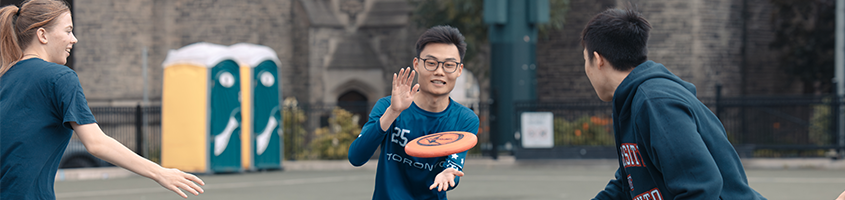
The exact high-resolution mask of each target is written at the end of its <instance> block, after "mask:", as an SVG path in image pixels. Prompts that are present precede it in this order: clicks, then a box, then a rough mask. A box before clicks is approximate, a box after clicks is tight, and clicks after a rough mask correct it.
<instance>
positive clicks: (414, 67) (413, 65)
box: [411, 57, 420, 71]
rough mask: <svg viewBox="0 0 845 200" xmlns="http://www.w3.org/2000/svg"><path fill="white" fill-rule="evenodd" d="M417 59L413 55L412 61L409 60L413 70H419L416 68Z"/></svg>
mask: <svg viewBox="0 0 845 200" xmlns="http://www.w3.org/2000/svg"><path fill="white" fill-rule="evenodd" d="M419 61H420V60H419V59H417V58H416V57H414V61H413V62H411V69H414V71H419V70H417V62H419Z"/></svg>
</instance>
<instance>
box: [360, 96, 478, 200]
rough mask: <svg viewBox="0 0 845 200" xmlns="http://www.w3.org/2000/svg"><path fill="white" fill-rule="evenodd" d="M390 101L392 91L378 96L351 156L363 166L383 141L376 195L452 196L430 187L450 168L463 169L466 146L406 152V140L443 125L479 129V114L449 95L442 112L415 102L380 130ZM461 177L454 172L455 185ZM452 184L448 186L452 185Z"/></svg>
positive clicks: (475, 131) (451, 128)
mask: <svg viewBox="0 0 845 200" xmlns="http://www.w3.org/2000/svg"><path fill="white" fill-rule="evenodd" d="M389 106H390V96H388V97H384V98H381V99H379V100H378V102H376V105H375V106H373V110H372V112H370V118H369V121H367V124H365V125H364V127H363V128H362V129H361V134H360V135H358V138H357V139H355V141H354V142H352V145H350V147H349V162H350V163H352V165H354V166H361V165H363V164H365V163H366V162H367V161H369V159H370V157H372V156H373V153H375V150H376V148H378V147H379V146H381V152H380V154H379V162H378V169H377V170H376V180H375V181H376V184H375V188H374V191H373V199H378V200H381V199H441V200H443V199H447V198H446V192H445V191H444V192H439V191H437V188H435V189H434V190H430V189H428V187H429V186H431V184H433V183H434V178H435V177H436V176H437V174H439V173H440V172H442V171H443V170H445V169H446V168H455V169H457V170H459V171H463V166H464V158H465V157H466V155H467V152H466V151H464V152H461V153H456V154H452V155H449V156H443V157H435V158H417V157H413V156H409V155H408V154H406V153H405V145H406V144H407V143H408V142H409V141H411V140H413V139H416V138H417V137H421V136H424V135H428V134H433V133H439V132H444V131H465V132H471V133H472V134H478V116H477V115H475V113H474V112H473V111H472V110H470V109H469V108H467V107H464V106H463V105H461V104H459V103H457V102H455V101H453V100H451V99H449V106H448V107H447V108H446V110H444V111H442V112H436V113H435V112H429V111H425V110H423V109H422V108H420V107H418V106H417V104H415V103H411V105H410V107H408V109H405V110H404V111H402V113H401V114H399V116H398V117H396V120H394V121H393V123H392V124H391V125H390V127H389V128H388V129H387V131H383V130H381V121H380V120H381V116H382V115H383V114H384V111H385V110H387V107H389ZM460 178H461V177H455V184H456V185H455V187H457V184H458V183H460V180H461V179H460ZM453 188H454V187H449V188H448V189H450V190H451V189H453Z"/></svg>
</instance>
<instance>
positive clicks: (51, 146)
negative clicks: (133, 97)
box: [0, 58, 96, 199]
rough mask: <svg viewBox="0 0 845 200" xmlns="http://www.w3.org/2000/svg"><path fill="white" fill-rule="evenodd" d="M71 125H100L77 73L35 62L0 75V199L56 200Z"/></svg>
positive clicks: (41, 61) (29, 62) (64, 67)
mask: <svg viewBox="0 0 845 200" xmlns="http://www.w3.org/2000/svg"><path fill="white" fill-rule="evenodd" d="M69 122H76V123H77V124H90V123H96V121H95V120H94V116H93V115H92V114H91V111H90V110H89V109H88V102H87V101H85V95H84V94H83V93H82V86H80V85H79V78H78V77H77V76H76V73H75V72H73V70H71V69H70V68H68V67H67V66H64V65H59V64H56V63H51V62H47V61H44V60H42V59H39V58H33V59H27V60H23V61H20V62H18V63H17V64H15V65H14V66H12V68H10V69H9V71H7V72H6V73H5V74H3V75H2V76H0V199H55V198H56V195H55V192H54V191H53V183H54V181H55V179H56V171H57V170H58V168H59V161H60V160H61V158H62V154H63V153H64V151H65V148H66V147H67V144H68V142H69V141H70V137H71V134H72V130H73V129H72V127H71V126H70V123H69Z"/></svg>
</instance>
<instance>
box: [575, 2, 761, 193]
mask: <svg viewBox="0 0 845 200" xmlns="http://www.w3.org/2000/svg"><path fill="white" fill-rule="evenodd" d="M650 29H651V25H650V24H649V23H648V21H646V19H645V18H643V17H642V15H641V14H640V13H637V12H636V11H632V10H621V9H609V10H606V11H604V12H601V13H599V14H598V15H596V16H595V17H594V18H593V19H592V20H591V21H590V22H588V23H587V26H586V27H584V30H583V32H582V33H581V44H582V46H584V60H585V64H584V70H585V71H586V74H587V77H588V78H589V80H590V83H591V84H592V85H593V88H594V89H595V90H596V94H598V96H599V98H600V99H601V100H602V101H611V102H613V130H614V133H615V138H616V145H617V147H618V149H617V152H618V153H619V169H618V170H617V171H616V179H615V180H611V181H610V182H609V183H608V184H607V186H606V187H605V188H604V190H603V191H601V192H599V193H598V195H596V197H595V198H594V199H607V200H610V199H635V200H663V199H745V200H757V199H765V198H764V197H763V196H762V195H760V194H759V193H757V192H756V191H754V189H751V187H749V186H748V181H747V179H746V177H745V171H744V169H743V167H742V163H741V162H740V160H739V156H738V155H737V153H736V151H735V150H734V148H733V146H731V143H730V142H728V138H727V135H726V132H725V128H724V127H723V126H722V123H721V122H720V121H719V118H717V117H716V115H714V114H713V113H712V112H711V111H710V109H708V108H707V107H706V106H704V104H702V103H701V102H700V101H699V100H698V98H696V96H695V86H694V85H692V84H690V83H688V82H685V81H683V80H681V79H680V78H678V77H677V76H675V75H674V74H672V73H671V72H669V70H667V69H666V67H664V66H663V65H662V64H659V63H655V62H653V61H650V60H648V59H647V57H646V55H647V54H648V49H647V48H646V44H647V43H648V36H649V30H650Z"/></svg>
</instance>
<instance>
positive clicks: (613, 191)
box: [593, 168, 631, 200]
mask: <svg viewBox="0 0 845 200" xmlns="http://www.w3.org/2000/svg"><path fill="white" fill-rule="evenodd" d="M614 176H615V177H616V179H613V180H610V182H608V183H607V186H605V187H604V190H602V191H601V192H599V194H597V195H596V197H593V200H613V199H628V198H630V196H631V195H628V193H626V192H627V191H626V190H624V188H625V185H624V184H623V183H622V180H624V179H623V178H622V168H619V169H617V170H616V175H614Z"/></svg>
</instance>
